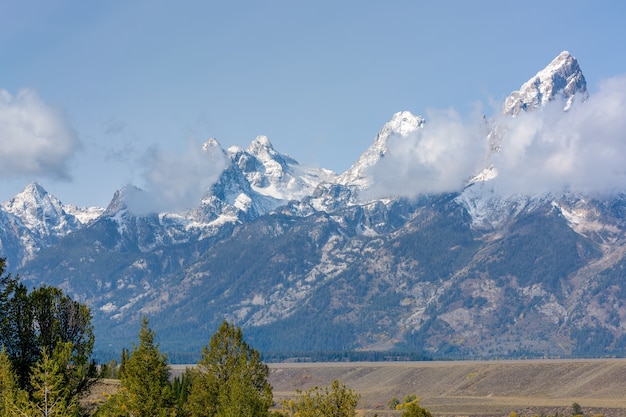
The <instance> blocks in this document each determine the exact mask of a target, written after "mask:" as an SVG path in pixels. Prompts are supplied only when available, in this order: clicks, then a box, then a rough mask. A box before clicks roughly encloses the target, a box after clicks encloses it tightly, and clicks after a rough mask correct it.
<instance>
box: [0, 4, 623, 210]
mask: <svg viewBox="0 0 626 417" xmlns="http://www.w3.org/2000/svg"><path fill="white" fill-rule="evenodd" d="M0 16H1V17H0V19H2V23H1V24H0V57H1V58H0V62H1V63H2V65H1V67H0V68H1V71H0V125H4V126H5V127H4V128H3V127H0V146H1V147H2V148H3V149H4V151H3V150H0V201H4V200H7V199H9V198H10V197H12V196H13V195H14V194H15V193H17V192H19V191H20V190H21V189H22V188H23V187H24V186H25V185H26V184H27V183H28V182H30V181H33V180H35V181H38V182H40V183H41V184H42V185H43V186H44V187H45V188H46V189H47V190H48V191H50V192H51V193H53V194H54V195H56V196H57V197H59V198H60V199H61V200H62V201H63V202H64V203H72V204H77V205H81V206H90V205H98V206H106V205H107V204H108V202H109V201H110V199H111V198H112V196H113V193H114V192H115V190H116V189H119V188H121V187H122V186H123V185H125V184H131V183H132V184H136V185H138V186H145V185H146V172H147V171H148V170H149V169H150V164H151V163H153V162H154V161H155V160H159V159H158V158H156V159H155V158H154V157H153V156H154V155H155V153H156V154H158V155H160V156H161V158H162V157H163V155H168V154H172V155H178V156H180V155H185V153H186V152H188V150H189V149H195V148H196V147H199V146H200V144H201V143H202V142H203V141H204V140H206V139H208V138H210V137H215V138H217V139H218V140H219V141H220V143H221V144H222V146H223V147H225V148H226V147H228V146H231V145H240V146H242V147H247V146H248V144H249V143H250V141H252V140H253V139H254V138H255V137H256V136H257V135H261V134H263V135H267V136H268V137H269V139H270V141H271V142H272V143H273V145H274V147H275V148H276V149H277V150H278V151H280V152H283V153H287V154H289V155H291V156H293V157H294V158H296V159H297V160H299V161H300V162H301V163H304V164H309V165H318V166H322V167H325V168H329V169H332V170H334V171H336V172H338V173H340V172H343V171H344V170H346V169H347V168H348V167H349V166H350V165H351V164H352V163H353V162H354V161H355V160H356V159H357V158H358V156H359V155H360V154H361V153H362V152H363V151H364V150H365V149H366V148H367V147H368V146H369V145H370V144H371V143H372V141H373V139H374V137H375V135H376V133H377V132H378V131H379V130H380V128H381V127H382V126H383V125H384V123H385V122H387V121H388V120H389V119H390V118H391V116H392V115H393V113H395V112H397V111H401V110H409V111H411V112H413V113H414V114H419V115H426V114H427V113H428V112H429V111H432V110H433V109H450V108H452V109H454V110H455V111H456V112H458V113H459V114H460V115H462V116H466V115H468V117H469V115H470V114H473V113H476V111H477V109H478V111H479V112H482V113H485V114H487V115H490V114H494V113H496V112H497V111H498V109H499V106H500V105H501V103H502V101H503V99H504V98H505V97H506V96H507V95H508V94H509V93H510V92H511V91H513V90H515V89H517V88H519V86H520V85H521V84H522V83H523V82H525V81H526V80H528V79H529V78H530V77H531V76H533V75H534V74H535V73H536V72H537V71H539V70H540V69H541V68H543V67H544V66H545V65H547V64H548V63H549V62H550V61H551V60H552V59H553V58H554V57H556V56H557V55H558V54H559V53H560V52H561V51H563V50H568V51H570V52H571V53H572V54H573V55H574V56H575V57H576V58H577V59H578V61H579V63H580V66H581V68H582V70H583V72H584V74H585V77H586V79H587V83H588V87H589V90H590V92H591V94H593V93H594V91H597V90H598V89H599V88H600V85H601V83H602V82H603V80H606V79H610V78H612V77H616V76H621V75H623V74H625V73H626V53H625V52H626V51H625V47H624V44H623V39H626V25H624V24H623V19H624V17H626V3H624V2H622V1H582V0H581V1H568V2H560V1H559V2H557V1H550V2H545V1H523V2H511V1H462V0H458V1H451V0H443V1H436V2H435V1H430V2H426V1H393V0H390V1H384V2H383V1H325V0H322V1H229V2H226V1H220V2H218V1H184V0H183V1H159V0H151V1H148V0H144V1H142V0H138V1H115V0H111V1H105V2H88V1H78V0H50V1H47V2H39V1H34V0H4V1H3V2H2V3H0ZM25 144H27V145H25Z"/></svg>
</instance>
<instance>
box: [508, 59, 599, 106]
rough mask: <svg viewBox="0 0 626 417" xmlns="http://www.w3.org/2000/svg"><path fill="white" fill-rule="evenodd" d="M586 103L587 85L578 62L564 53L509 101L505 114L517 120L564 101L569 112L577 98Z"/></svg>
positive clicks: (514, 93) (526, 83)
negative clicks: (558, 100) (526, 112)
mask: <svg viewBox="0 0 626 417" xmlns="http://www.w3.org/2000/svg"><path fill="white" fill-rule="evenodd" d="M575 97H577V98H579V99H582V100H586V99H587V97H588V93H587V82H586V81H585V76H584V75H583V73H582V71H581V69H580V66H579V65H578V61H577V60H576V58H574V56H573V55H571V54H570V53H569V52H568V51H563V52H561V53H560V54H559V55H558V56H557V57H556V58H554V59H553V60H552V61H551V62H550V63H549V64H548V65H547V66H546V67H545V68H544V69H542V70H541V71H539V72H538V73H537V74H536V75H535V76H534V77H532V78H531V79H530V80H528V81H527V82H525V83H524V84H523V85H522V86H521V87H520V89H519V90H518V91H513V92H512V93H511V95H509V97H507V99H506V101H505V102H504V106H503V108H502V113H504V114H508V115H511V116H516V115H518V114H519V112H520V111H528V110H532V109H536V108H539V107H543V106H545V105H546V104H547V103H548V102H550V101H554V100H556V99H561V100H563V102H564V103H565V105H564V110H568V109H569V108H570V106H571V105H572V103H573V102H574V98H575Z"/></svg>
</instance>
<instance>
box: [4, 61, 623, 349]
mask: <svg viewBox="0 0 626 417" xmlns="http://www.w3.org/2000/svg"><path fill="white" fill-rule="evenodd" d="M588 99H590V96H589V93H588V91H587V86H586V82H585V78H584V76H583V73H582V71H581V69H580V67H579V65H578V62H577V61H576V59H575V58H574V57H573V56H572V55H571V54H569V53H568V52H563V53H561V54H560V55H559V56H557V57H556V58H555V59H554V60H553V61H552V62H551V63H550V64H549V65H548V66H547V67H546V68H544V69H543V70H541V71H539V72H538V73H537V74H536V75H535V76H534V77H532V78H531V79H530V80H529V81H528V82H526V83H524V84H523V85H522V86H521V88H520V89H519V90H517V91H514V92H513V93H511V94H510V96H509V97H508V98H507V99H506V100H505V101H504V104H503V107H502V111H501V114H498V115H495V116H494V117H492V118H489V119H488V118H485V120H484V126H483V127H481V129H484V137H483V138H482V139H481V140H482V142H484V143H483V145H484V147H485V148H487V149H488V155H487V157H486V158H484V160H483V165H482V166H481V167H479V169H477V170H476V171H475V172H474V173H473V174H472V175H470V176H468V177H467V178H466V179H465V181H464V182H463V184H462V186H461V187H460V188H459V189H458V190H457V191H449V192H426V193H415V194H414V195H404V196H401V197H398V196H394V195H383V194H381V193H380V187H378V186H377V182H376V181H377V176H376V175H374V174H373V173H379V172H381V169H382V168H381V167H383V168H384V167H385V163H387V164H388V163H389V161H393V159H392V157H391V154H392V153H393V151H394V148H393V146H397V145H395V144H396V143H406V141H408V140H410V138H414V137H416V136H419V135H420V134H421V132H422V131H424V130H425V129H426V127H428V125H429V123H430V122H429V120H426V119H425V118H423V117H421V116H416V115H413V114H411V113H410V112H407V111H404V112H399V113H396V114H394V115H393V117H392V119H391V120H390V121H389V122H388V123H387V124H385V125H384V126H383V128H382V129H381V131H380V132H379V133H378V134H377V135H376V137H375V139H374V142H373V144H372V145H371V146H370V147H369V148H368V149H366V150H365V151H364V152H363V154H362V155H361V156H360V158H359V159H358V160H357V161H356V162H355V163H354V164H353V165H352V166H351V167H350V168H349V169H348V170H347V171H346V172H344V173H342V174H339V175H338V174H336V173H334V172H332V171H330V170H326V169H320V168H313V167H307V166H304V165H302V164H300V163H298V161H296V160H295V159H294V158H292V157H290V156H287V155H284V154H282V153H280V152H278V151H277V150H275V149H274V148H273V146H272V144H271V143H270V141H269V139H268V138H267V137H265V136H259V137H257V138H256V139H254V140H253V141H252V143H251V144H250V145H249V146H248V147H247V148H246V149H243V148H240V147H230V148H228V149H223V148H222V147H221V145H220V144H219V142H218V141H217V140H216V139H213V138H212V139H209V140H208V141H207V142H206V143H205V144H204V145H203V148H202V149H203V152H205V153H207V154H211V155H221V157H223V158H224V159H225V161H226V162H227V163H226V168H225V169H224V170H223V172H222V173H221V175H220V177H219V179H218V181H217V182H216V183H215V184H213V185H212V186H211V187H210V188H209V189H207V190H206V191H205V193H204V196H203V197H202V200H201V201H200V202H199V204H198V205H197V206H196V207H193V208H190V209H186V210H180V211H176V212H150V211H149V210H145V209H142V210H137V209H136V207H138V205H140V204H138V203H141V202H145V201H147V197H146V193H145V192H144V191H142V190H140V189H138V188H134V187H132V186H128V187H125V188H122V189H120V190H118V191H117V192H116V193H115V195H114V196H113V198H112V200H111V202H110V204H109V205H108V207H106V208H89V209H86V208H79V207H75V206H71V205H65V204H63V203H61V202H60V201H59V200H58V199H56V198H55V197H54V196H53V195H52V194H50V193H48V192H47V191H46V190H45V189H44V188H43V187H42V186H41V185H39V184H36V183H31V184H29V185H27V186H26V188H25V189H24V190H23V191H22V192H21V193H19V194H18V195H16V196H15V197H14V198H12V199H11V200H9V201H7V202H4V203H2V205H1V206H0V256H2V257H5V258H6V259H7V262H8V270H9V271H11V272H15V273H19V275H20V277H21V279H22V280H24V281H25V282H26V283H27V284H28V285H29V286H37V285H40V284H43V283H46V284H48V285H55V286H58V287H60V288H62V289H63V290H64V291H65V292H66V293H67V294H69V295H70V296H72V297H74V298H75V299H78V300H80V301H81V302H85V303H87V304H88V305H89V306H90V307H91V309H92V313H93V315H94V318H93V324H94V327H95V333H96V352H97V353H98V354H100V355H102V356H103V357H104V356H106V355H118V354H119V352H120V351H121V349H122V347H130V343H131V341H132V340H134V337H135V335H136V333H137V329H138V326H139V322H140V320H141V317H142V316H147V317H148V318H149V319H150V322H151V325H152V327H153V328H154V329H155V330H156V332H157V334H158V335H159V341H160V345H161V347H162V349H163V350H165V351H167V352H169V353H170V357H171V359H173V360H176V358H181V360H184V358H185V355H186V354H188V353H190V352H199V349H200V347H201V346H204V345H205V344H206V343H207V342H208V338H209V336H210V334H211V333H212V332H213V331H214V329H216V328H217V326H218V325H219V323H220V322H221V321H222V320H224V319H227V320H229V321H232V322H235V323H237V324H238V325H240V326H242V327H243V329H244V334H245V335H246V337H247V338H248V339H249V340H250V342H251V343H252V344H253V345H254V346H255V347H256V348H258V349H259V350H261V351H262V352H264V353H266V354H272V353H280V354H283V355H284V356H302V355H304V356H306V355H308V354H310V353H311V352H342V351H363V352H371V351H376V352H378V351H380V352H406V353H411V352H412V353H415V352H423V353H424V354H425V355H427V356H430V357H436V358H496V357H498V358H500V357H576V356H622V355H624V354H626V306H625V305H624V300H626V283H624V276H625V272H624V270H625V268H626V258H625V257H624V254H625V252H626V194H624V193H622V192H620V191H619V190H617V191H615V192H612V193H609V194H602V195H600V194H594V193H591V192H580V191H576V190H572V189H565V190H563V191H560V192H555V191H554V190H549V191H545V192H532V193H530V192H515V193H500V192H498V191H497V187H496V185H495V184H497V180H498V178H499V175H501V173H500V172H499V170H498V168H497V167H496V166H495V165H494V164H493V161H494V160H496V159H497V158H500V157H501V155H502V154H503V152H505V151H506V150H507V146H512V145H511V144H509V143H507V142H506V141H505V140H504V139H503V138H504V136H505V135H506V132H507V131H509V130H510V129H511V128H510V126H509V124H510V123H513V122H514V121H516V120H522V119H521V117H522V115H523V114H527V113H533V112H534V113H537V114H538V113H540V112H543V111H547V110H545V109H546V108H547V107H548V106H549V105H551V106H558V108H559V111H560V112H561V113H567V112H571V111H574V110H575V108H576V106H582V105H584V103H585V102H586V101H587V100H588ZM448 168H449V169H453V168H454V167H452V166H450V167H446V169H448ZM416 180H417V179H416ZM404 185H405V184H399V186H400V187H402V186H404ZM407 186H408V184H407ZM625 191H626V190H625Z"/></svg>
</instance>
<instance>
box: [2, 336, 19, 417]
mask: <svg viewBox="0 0 626 417" xmlns="http://www.w3.org/2000/svg"><path fill="white" fill-rule="evenodd" d="M17 392H18V385H17V377H16V376H15V372H13V367H12V366H11V360H10V359H9V355H8V354H7V352H6V350H5V349H4V348H2V350H1V351H0V417H5V416H9V415H10V411H11V410H12V408H13V405H14V403H15V399H16V395H17Z"/></svg>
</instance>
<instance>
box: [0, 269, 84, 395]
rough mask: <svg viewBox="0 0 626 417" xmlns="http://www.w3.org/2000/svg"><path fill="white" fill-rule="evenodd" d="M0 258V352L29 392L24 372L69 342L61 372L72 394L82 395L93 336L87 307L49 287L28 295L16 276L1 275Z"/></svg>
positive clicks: (28, 383)
mask: <svg viewBox="0 0 626 417" xmlns="http://www.w3.org/2000/svg"><path fill="white" fill-rule="evenodd" d="M4 267H5V261H4V259H1V258H0V320H1V321H0V345H2V346H4V347H5V348H6V352H7V354H8V356H9V358H10V360H11V364H12V367H13V370H14V372H15V374H16V375H17V378H18V382H19V385H20V387H21V388H22V389H27V390H29V391H30V389H31V388H30V386H29V385H30V373H31V369H32V367H33V366H34V364H35V363H36V362H37V361H38V360H39V359H40V358H41V355H42V352H43V351H44V350H45V351H47V352H48V354H52V353H53V351H54V350H55V349H56V347H57V345H58V344H59V343H62V344H63V343H71V350H70V357H71V359H70V361H71V363H72V366H71V367H68V368H67V369H65V370H64V375H65V379H66V382H68V383H70V384H71V387H70V390H71V391H72V393H80V392H84V391H85V390H86V388H87V387H88V383H89V381H90V380H91V378H90V377H91V376H92V375H91V373H90V372H91V370H92V367H91V366H90V364H89V356H90V355H91V351H92V349H93V344H94V336H93V328H92V326H91V311H90V310H89V308H88V307H87V306H86V305H84V304H80V303H78V302H76V301H73V300H72V299H71V298H70V297H68V296H66V295H64V294H63V292H62V291H61V290H60V289H58V288H54V287H48V286H43V287H41V288H39V289H36V290H33V291H32V292H31V293H30V294H29V293H28V289H27V288H26V286H25V285H24V284H22V283H20V282H19V277H15V278H14V277H12V276H11V275H10V274H6V275H5V273H4V272H5V270H4Z"/></svg>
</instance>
